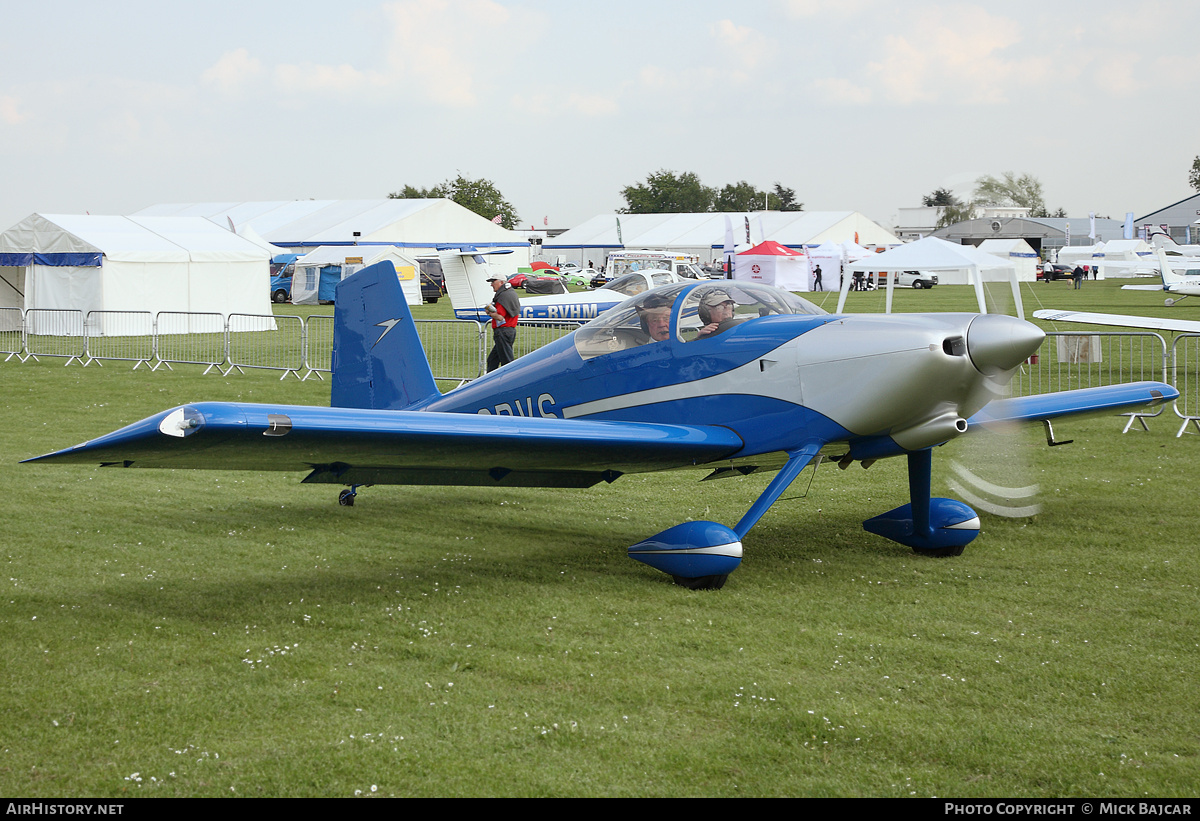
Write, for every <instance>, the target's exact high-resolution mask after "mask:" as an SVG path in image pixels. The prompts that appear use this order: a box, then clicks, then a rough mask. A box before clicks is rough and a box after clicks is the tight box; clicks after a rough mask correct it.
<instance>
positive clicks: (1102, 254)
mask: <svg viewBox="0 0 1200 821" xmlns="http://www.w3.org/2000/svg"><path fill="white" fill-rule="evenodd" d="M1064 250H1065V249H1064ZM1083 264H1084V265H1090V266H1092V267H1097V268H1099V269H1100V273H1099V278H1100V279H1104V278H1105V277H1133V276H1145V275H1148V274H1157V273H1158V259H1156V257H1155V254H1154V248H1153V247H1152V246H1151V245H1150V244H1149V243H1148V242H1146V241H1145V240H1140V239H1114V240H1109V241H1108V242H1107V243H1106V244H1105V245H1104V247H1103V248H1102V249H1100V250H1099V251H1098V252H1096V253H1094V254H1092V258H1091V259H1090V260H1084V261H1083Z"/></svg>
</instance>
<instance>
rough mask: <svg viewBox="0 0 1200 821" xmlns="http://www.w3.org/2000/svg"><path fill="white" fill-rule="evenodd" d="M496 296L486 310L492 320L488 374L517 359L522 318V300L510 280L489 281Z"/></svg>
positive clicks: (496, 278) (492, 279) (499, 278)
mask: <svg viewBox="0 0 1200 821" xmlns="http://www.w3.org/2000/svg"><path fill="white" fill-rule="evenodd" d="M488 284H489V285H491V286H492V290H493V291H494V292H495V294H496V296H495V297H493V298H492V301H491V303H490V304H488V305H487V306H486V307H485V308H484V310H485V311H487V315H488V316H490V317H491V318H492V339H493V340H494V343H495V344H493V345H492V352H491V353H489V354H488V359H487V369H488V373H491V372H492V371H494V370H496V368H499V367H500V366H501V365H507V364H508V363H509V362H512V361H513V360H514V359H516V358H517V357H516V354H514V353H513V343H514V342H516V340H517V320H518V319H520V318H521V300H520V299H518V298H517V292H516V290H514V289H513V286H512V285H511V284H510V283H509V282H508V280H506V279H503V278H501V277H492V278H490V279H489V280H488Z"/></svg>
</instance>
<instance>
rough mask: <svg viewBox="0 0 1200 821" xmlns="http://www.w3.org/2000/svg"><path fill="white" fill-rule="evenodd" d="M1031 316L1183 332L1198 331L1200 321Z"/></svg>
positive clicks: (1089, 315) (1036, 313) (1062, 314)
mask: <svg viewBox="0 0 1200 821" xmlns="http://www.w3.org/2000/svg"><path fill="white" fill-rule="evenodd" d="M1159 290H1161V289H1159ZM1033 316H1034V318H1035V319H1045V320H1048V321H1050V322H1079V323H1083V324H1085V325H1114V326H1116V327H1118V328H1146V329H1148V330H1155V331H1177V332H1179V333H1185V334H1195V333H1200V321H1196V320H1190V319H1160V318H1159V317H1156V316H1126V315H1124V314H1097V313H1089V312H1087V311H1055V310H1041V311H1034V312H1033Z"/></svg>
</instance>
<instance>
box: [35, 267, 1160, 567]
mask: <svg viewBox="0 0 1200 821" xmlns="http://www.w3.org/2000/svg"><path fill="white" fill-rule="evenodd" d="M1042 339H1043V333H1042V331H1041V330H1040V329H1038V328H1037V327H1036V326H1034V325H1031V324H1029V323H1027V322H1024V321H1023V320H1019V319H1014V318H1012V317H1007V316H1000V315H979V314H907V315H901V314H890V315H840V316H839V315H831V314H827V313H825V312H824V311H822V310H821V309H820V308H818V307H816V306H815V305H813V304H812V303H810V302H807V301H806V300H804V299H801V298H799V297H797V296H794V295H793V294H790V293H788V292H786V291H782V290H778V289H775V288H773V287H769V286H765V285H755V284H747V283H734V282H723V281H713V282H687V283H676V284H671V285H666V286H663V287H659V288H654V289H652V290H649V291H647V292H645V293H643V294H639V295H637V296H634V297H631V298H629V299H627V300H625V301H623V302H622V303H621V304H619V305H618V306H616V307H615V308H612V309H611V310H609V311H607V312H606V313H604V314H602V315H601V316H599V317H597V318H596V319H595V320H593V321H591V322H589V323H588V324H586V325H584V326H583V327H582V328H580V329H578V330H576V331H574V332H573V333H571V334H570V335H568V336H565V337H563V338H561V339H559V340H557V341H556V342H553V343H551V344H549V345H547V346H545V347H543V348H541V349H539V350H537V351H535V352H534V353H531V354H528V355H526V356H524V357H522V358H520V359H518V360H517V361H516V362H514V363H512V364H509V365H506V366H504V367H502V368H500V369H499V370H497V371H494V372H492V373H490V374H488V375H487V376H484V377H481V378H479V379H477V380H475V381H474V382H471V383H469V384H468V385H466V386H464V387H461V388H459V389H456V390H453V391H451V392H449V393H446V394H442V393H440V392H439V391H438V389H437V387H436V385H435V383H434V379H433V375H432V372H431V371H430V368H429V364H428V362H427V360H426V358H425V355H424V352H423V351H422V349H421V344H420V340H419V338H418V335H417V330H416V327H415V325H414V323H413V319H412V315H411V314H410V312H409V309H408V307H407V305H406V303H405V299H404V295H403V293H402V292H401V290H400V285H399V283H398V281H397V278H396V273H395V271H394V269H393V268H392V265H391V263H389V262H382V263H378V264H376V265H372V266H370V267H368V268H365V269H363V270H362V271H360V272H358V273H356V274H354V275H353V276H351V277H348V278H347V279H345V280H343V281H342V282H341V283H340V284H339V285H338V294H337V308H336V318H335V338H334V352H333V378H332V403H331V404H332V407H329V408H323V407H310V406H297V405H271V404H247V403H228V402H198V403H195V404H188V405H184V406H182V407H178V408H173V409H171V410H166V411H162V412H161V413H158V414H156V415H154V416H151V417H149V418H147V419H144V420H142V421H140V422H136V423H134V424H132V425H129V426H127V427H125V428H122V429H121V430H118V431H116V432H114V433H110V434H108V435H106V436H102V437H100V438H98V439H94V440H92V441H89V442H85V443H83V444H81V445H77V446H75V447H73V448H67V449H65V450H61V451H58V452H56V453H51V454H47V455H45V456H41V457H37V458H35V459H31V460H28V461H32V462H55V463H76V464H80V463H82V464H99V465H101V466H111V467H131V468H143V467H144V468H155V467H158V468H200V469H220V470H232V469H246V470H287V471H304V472H306V473H307V475H306V476H305V478H304V480H303V481H304V482H310V483H312V482H315V483H329V484H335V485H345V486H347V488H348V489H346V490H342V491H341V501H342V503H343V504H351V503H353V500H354V497H355V494H356V492H357V490H358V488H359V487H361V486H364V485H372V484H421V485H425V484H437V485H478V486H498V487H550V488H586V487H590V486H592V485H595V484H597V483H599V482H613V481H616V480H617V479H619V478H620V477H621V476H622V475H624V474H627V473H643V472H649V471H661V470H676V469H683V468H703V469H705V470H706V471H708V475H707V477H706V478H710V479H712V478H721V477H725V476H736V475H739V474H747V473H751V472H753V471H764V472H768V471H777V472H776V473H775V476H774V478H773V479H772V480H771V481H770V483H769V484H768V485H767V487H766V489H765V490H764V491H763V493H762V495H761V496H760V497H759V498H758V500H757V501H755V502H754V504H753V505H752V506H751V507H750V509H749V510H748V511H747V512H746V514H745V515H744V516H742V518H741V520H740V521H738V522H737V523H736V524H735V525H734V526H733V527H729V526H727V525H724V524H720V523H717V522H704V521H692V522H686V523H684V524H680V525H676V526H675V527H671V528H669V529H667V530H665V531H663V532H662V533H659V534H657V535H655V536H652V537H650V538H648V539H646V540H644V541H642V542H639V543H638V544H635V545H633V546H632V547H630V548H629V554H630V556H632V557H633V558H635V559H638V560H639V561H642V562H645V563H646V564H648V565H650V566H652V567H655V568H657V569H659V570H662V571H664V572H666V573H667V574H669V575H671V576H672V577H673V578H674V579H675V581H676V582H677V583H679V584H681V585H683V586H685V587H691V588H717V587H720V586H721V585H722V584H724V582H725V579H726V577H727V576H728V575H729V573H730V572H731V571H732V570H734V569H735V568H736V567H737V566H738V565H739V564H740V562H741V559H742V542H743V540H744V539H745V538H746V536H747V534H748V533H749V531H750V529H751V528H752V527H753V526H754V525H755V523H756V522H758V521H759V519H760V518H761V517H762V516H763V515H764V514H765V513H766V512H767V510H768V509H769V508H770V507H771V505H772V504H773V503H774V502H775V501H776V500H777V499H778V498H779V497H780V495H781V494H782V493H783V492H784V491H785V489H786V488H787V487H788V486H789V485H790V484H791V483H792V481H793V480H794V479H795V478H796V477H797V476H798V475H799V474H800V472H801V471H802V470H803V469H804V468H805V466H807V465H808V464H810V463H812V462H813V461H814V460H816V459H818V457H823V458H832V459H834V460H836V461H838V462H839V464H840V465H841V466H843V467H846V466H848V465H850V464H851V463H853V462H861V463H863V464H864V465H867V464H869V463H871V462H873V461H875V460H877V459H881V458H885V457H892V456H903V457H905V458H906V459H907V461H908V477H909V479H908V484H909V501H908V503H906V504H904V505H901V506H900V507H897V508H896V509H894V510H892V511H890V512H888V513H884V514H882V515H880V516H876V517H874V518H872V519H868V520H867V521H866V522H864V523H863V526H864V528H865V529H866V530H868V531H870V532H872V533H875V534H878V535H880V536H884V537H886V538H888V539H891V540H894V541H896V542H899V543H901V544H904V545H907V546H909V547H911V548H912V549H913V550H915V551H916V552H918V553H921V554H927V555H933V556H947V555H958V554H959V553H961V552H962V550H963V547H964V546H965V545H966V544H967V543H968V542H970V541H971V540H972V539H973V538H974V537H975V536H976V535H977V533H978V530H979V518H978V516H977V515H976V514H975V512H974V511H973V510H972V509H971V508H969V507H968V506H967V505H965V504H963V503H962V502H958V501H955V500H952V499H941V498H931V492H930V479H931V476H930V475H931V458H932V449H933V448H934V447H935V446H937V445H940V444H942V443H944V442H946V441H948V440H950V439H953V438H954V437H956V436H960V435H962V434H964V433H966V432H967V431H969V430H970V429H972V428H974V427H975V426H977V425H984V424H988V423H990V422H993V421H1012V420H1016V421H1040V420H1052V419H1056V418H1058V417H1061V416H1068V415H1073V414H1080V413H1094V412H1118V411H1129V410H1143V409H1146V408H1147V407H1154V406H1156V405H1159V404H1161V403H1163V402H1167V401H1170V400H1172V399H1174V398H1175V397H1176V396H1178V392H1177V391H1176V390H1175V389H1174V388H1172V387H1171V386H1170V385H1166V384H1163V383H1158V382H1139V383H1136V384H1129V385H1116V386H1111V387H1102V388H1090V389H1084V390H1076V391H1066V392H1062V393H1056V394H1050V395H1046V396H1035V397H1026V398H1016V399H997V398H996V397H997V396H998V395H999V392H1000V391H1001V390H1002V387H1003V386H1004V385H1005V384H1006V383H1007V382H1008V380H1009V378H1010V376H1011V375H1012V373H1013V372H1014V370H1015V369H1016V368H1017V367H1019V366H1020V364H1021V363H1022V362H1024V361H1025V360H1026V358H1028V357H1029V356H1030V355H1031V354H1033V353H1034V352H1035V351H1037V350H1038V347H1039V345H1040V344H1041V342H1042ZM993 400H994V401H993Z"/></svg>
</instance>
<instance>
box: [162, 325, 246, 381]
mask: <svg viewBox="0 0 1200 821" xmlns="http://www.w3.org/2000/svg"><path fill="white" fill-rule="evenodd" d="M225 327H226V326H225V316H224V315H223V314H215V313H214V314H208V313H184V312H182V311H159V312H158V314H157V315H156V317H155V322H154V331H155V333H154V340H155V341H154V356H155V359H157V360H158V361H157V362H156V363H155V365H154V367H153V368H151V370H158V368H159V366H160V365H165V366H166V368H167V370H172V368H171V365H173V364H174V365H204V366H205V368H204V372H205V373H206V374H207V373H211V372H213V371H216V372H217V373H221V372H222V371H221V366H222V365H224V364H225V360H226V359H227V358H228V357H227V354H226V347H227V341H228V340H227V339H226V333H225Z"/></svg>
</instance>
